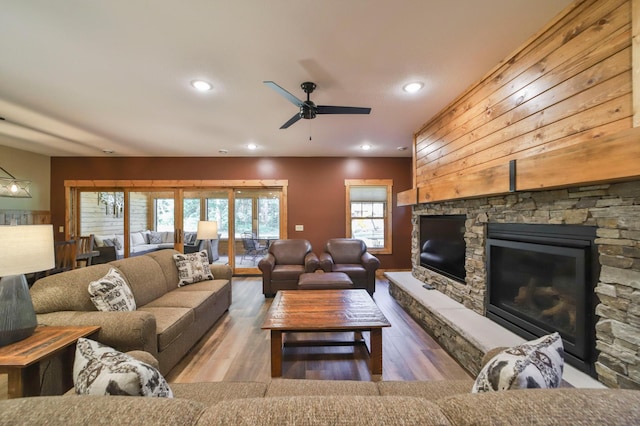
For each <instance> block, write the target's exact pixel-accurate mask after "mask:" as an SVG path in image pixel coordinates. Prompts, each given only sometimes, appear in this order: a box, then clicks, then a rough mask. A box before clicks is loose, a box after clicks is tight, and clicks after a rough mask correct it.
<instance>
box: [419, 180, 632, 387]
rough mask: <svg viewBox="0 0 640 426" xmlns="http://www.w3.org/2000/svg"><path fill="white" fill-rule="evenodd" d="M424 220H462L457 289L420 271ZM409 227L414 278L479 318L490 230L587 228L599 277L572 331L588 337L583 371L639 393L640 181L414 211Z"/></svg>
mask: <svg viewBox="0 0 640 426" xmlns="http://www.w3.org/2000/svg"><path fill="white" fill-rule="evenodd" d="M424 215H429V216H434V215H466V217H467V220H466V222H465V235H464V237H465V242H466V253H465V269H466V279H465V282H464V283H461V282H457V281H455V280H452V279H450V278H448V277H446V276H444V275H441V274H438V273H437V272H434V271H433V270H431V269H427V268H424V267H422V266H420V260H419V255H420V241H419V239H420V236H419V227H420V226H419V225H420V217H421V216H424ZM412 220H413V234H412V259H413V268H412V274H413V276H414V277H415V278H417V279H419V280H420V281H423V282H425V283H428V284H430V285H432V286H434V287H435V288H436V289H437V290H439V291H440V292H442V293H444V294H445V295H447V296H449V297H450V298H452V299H454V300H456V301H458V302H460V303H462V304H463V305H465V306H466V307H467V308H469V309H472V310H473V311H475V312H477V313H479V314H481V315H485V316H487V313H488V311H489V300H488V291H487V282H488V281H487V278H488V271H487V267H486V265H487V264H488V263H487V250H486V247H487V243H488V236H487V231H488V225H489V224H544V225H551V224H559V225H572V226H575V227H581V226H583V227H589V228H592V229H594V230H595V241H594V243H595V246H596V248H597V265H596V266H597V270H598V271H599V276H597V277H594V282H595V283H597V284H596V286H595V297H594V298H593V300H595V303H594V305H595V308H593V307H592V306H590V307H587V314H588V315H590V314H591V315H593V317H594V318H595V321H591V320H589V319H582V320H581V322H582V323H581V324H577V326H579V327H588V328H589V330H588V332H589V333H591V335H595V350H596V353H595V354H594V356H593V359H594V360H595V362H592V365H591V366H590V368H591V370H592V372H593V371H595V374H596V375H597V378H598V380H599V381H601V382H602V383H604V384H605V385H607V386H609V387H621V388H635V389H640V357H639V356H638V353H639V346H640V304H639V303H638V302H640V181H632V182H623V183H614V184H604V185H596V186H587V187H576V188H567V189H559V190H548V191H536V192H518V193H512V194H508V195H504V196H492V197H484V198H474V199H467V200H457V201H445V202H437V203H428V204H419V205H417V206H414V208H413V218H412ZM489 316H491V315H489ZM594 323H595V326H594V325H593V324H594ZM594 327H595V330H593V328H594Z"/></svg>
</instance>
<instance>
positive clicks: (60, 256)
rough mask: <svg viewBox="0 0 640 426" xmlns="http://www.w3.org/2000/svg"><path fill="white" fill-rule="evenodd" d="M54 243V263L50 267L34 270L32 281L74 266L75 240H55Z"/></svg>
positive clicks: (68, 269)
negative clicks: (40, 270)
mask: <svg viewBox="0 0 640 426" xmlns="http://www.w3.org/2000/svg"><path fill="white" fill-rule="evenodd" d="M53 245H54V257H55V265H54V267H53V268H52V269H49V270H46V271H42V272H36V273H35V275H34V282H35V281H37V280H39V279H40V278H43V277H48V276H49V275H53V274H59V273H60V272H66V271H70V270H71V269H75V268H76V252H77V243H76V240H66V241H56V242H54V243H53Z"/></svg>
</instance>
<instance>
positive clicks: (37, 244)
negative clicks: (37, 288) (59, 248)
mask: <svg viewBox="0 0 640 426" xmlns="http://www.w3.org/2000/svg"><path fill="white" fill-rule="evenodd" d="M54 266H55V255H54V248H53V225H18V226H0V277H5V276H9V275H19V274H28V273H31V272H38V271H46V270H48V269H51V268H53V267H54Z"/></svg>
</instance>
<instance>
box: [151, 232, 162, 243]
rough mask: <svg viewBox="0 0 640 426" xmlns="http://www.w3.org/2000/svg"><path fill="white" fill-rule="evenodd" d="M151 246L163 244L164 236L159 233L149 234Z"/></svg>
mask: <svg viewBox="0 0 640 426" xmlns="http://www.w3.org/2000/svg"><path fill="white" fill-rule="evenodd" d="M149 244H162V234H161V233H159V232H154V231H151V232H149Z"/></svg>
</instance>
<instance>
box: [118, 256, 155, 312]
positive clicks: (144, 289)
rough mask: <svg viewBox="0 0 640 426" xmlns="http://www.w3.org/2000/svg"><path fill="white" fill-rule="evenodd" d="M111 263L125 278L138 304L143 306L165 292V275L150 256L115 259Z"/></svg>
mask: <svg viewBox="0 0 640 426" xmlns="http://www.w3.org/2000/svg"><path fill="white" fill-rule="evenodd" d="M111 265H113V266H115V267H117V268H118V269H119V270H120V271H121V272H122V274H123V275H124V276H125V277H126V278H127V283H129V287H131V291H133V295H134V297H135V299H136V305H138V306H144V305H146V304H147V303H149V302H151V301H152V300H155V299H157V298H158V297H160V296H162V295H163V294H165V293H166V292H167V283H166V282H165V280H166V275H165V274H164V272H163V271H162V267H161V266H160V265H159V264H158V262H156V261H155V259H154V258H153V257H151V256H135V257H130V258H127V259H121V260H116V261H115V262H111Z"/></svg>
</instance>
